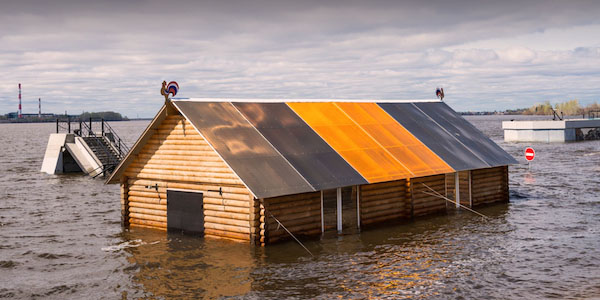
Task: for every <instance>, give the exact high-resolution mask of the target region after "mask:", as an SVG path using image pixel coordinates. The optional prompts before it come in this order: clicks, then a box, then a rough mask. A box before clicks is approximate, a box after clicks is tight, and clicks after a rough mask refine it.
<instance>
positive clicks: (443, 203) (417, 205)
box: [412, 199, 446, 210]
mask: <svg viewBox="0 0 600 300" xmlns="http://www.w3.org/2000/svg"><path fill="white" fill-rule="evenodd" d="M434 206H443V207H446V201H444V200H440V199H437V200H432V201H424V202H419V203H413V205H412V208H413V210H414V209H421V208H428V207H434Z"/></svg>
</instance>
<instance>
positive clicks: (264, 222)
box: [259, 192, 321, 244]
mask: <svg viewBox="0 0 600 300" xmlns="http://www.w3.org/2000/svg"><path fill="white" fill-rule="evenodd" d="M261 205H262V207H261V208H260V223H259V226H260V242H261V244H265V243H273V242H276V241H280V240H284V239H290V238H291V237H290V236H289V234H288V233H287V232H286V231H285V230H284V229H283V228H282V227H281V226H278V225H279V224H278V223H277V221H276V220H275V218H277V220H279V221H280V222H281V223H282V224H283V225H284V226H285V227H286V228H287V229H288V230H289V231H290V232H291V233H293V234H294V235H300V236H301V235H316V234H320V233H321V192H313V193H303V194H296V195H288V196H281V197H273V198H266V199H262V201H261ZM271 214H272V216H271ZM273 217H275V218H273Z"/></svg>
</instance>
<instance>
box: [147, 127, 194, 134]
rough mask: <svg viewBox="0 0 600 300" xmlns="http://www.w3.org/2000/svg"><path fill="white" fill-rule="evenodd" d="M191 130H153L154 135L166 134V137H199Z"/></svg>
mask: <svg viewBox="0 0 600 300" xmlns="http://www.w3.org/2000/svg"><path fill="white" fill-rule="evenodd" d="M190 129H191V130H181V129H160V128H158V129H155V130H154V133H155V134H168V135H181V136H184V135H185V136H188V135H199V134H198V132H197V131H196V130H194V129H193V128H190Z"/></svg>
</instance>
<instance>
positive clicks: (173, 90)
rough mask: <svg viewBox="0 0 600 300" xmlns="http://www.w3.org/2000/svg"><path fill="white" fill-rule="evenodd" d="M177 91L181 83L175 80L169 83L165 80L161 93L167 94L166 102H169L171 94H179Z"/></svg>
mask: <svg viewBox="0 0 600 300" xmlns="http://www.w3.org/2000/svg"><path fill="white" fill-rule="evenodd" d="M177 91H179V85H178V84H177V82H175V81H171V82H169V84H167V82H166V81H164V80H163V82H162V87H161V88H160V94H161V95H163V96H165V104H167V103H169V94H173V97H174V96H175V95H177Z"/></svg>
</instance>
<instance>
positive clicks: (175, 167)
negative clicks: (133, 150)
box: [129, 162, 238, 178]
mask: <svg viewBox="0 0 600 300" xmlns="http://www.w3.org/2000/svg"><path fill="white" fill-rule="evenodd" d="M129 166H130V167H131V169H132V171H133V170H143V169H154V170H166V171H172V172H173V173H174V174H180V173H183V172H186V173H187V172H195V173H200V174H202V175H199V176H204V174H206V176H210V174H211V173H215V174H227V177H226V178H238V177H237V175H235V174H234V173H233V172H232V171H231V170H230V169H229V168H227V167H224V166H221V167H206V166H191V165H185V164H172V163H165V164H156V163H140V162H134V163H131V164H130V165H129ZM179 171H181V172H179Z"/></svg>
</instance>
